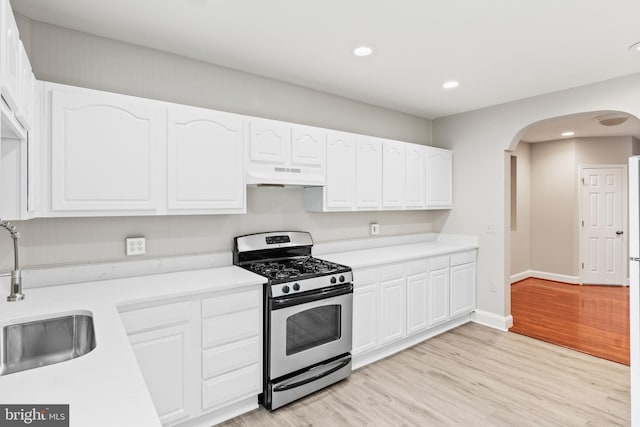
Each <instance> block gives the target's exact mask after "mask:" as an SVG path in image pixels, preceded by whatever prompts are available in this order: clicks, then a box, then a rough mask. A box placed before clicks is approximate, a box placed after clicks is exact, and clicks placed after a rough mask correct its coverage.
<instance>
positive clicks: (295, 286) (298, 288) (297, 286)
mask: <svg viewBox="0 0 640 427" xmlns="http://www.w3.org/2000/svg"><path fill="white" fill-rule="evenodd" d="M293 290H294V291H299V290H300V285H299V284H297V283H294V284H293Z"/></svg>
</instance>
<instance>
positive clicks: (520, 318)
mask: <svg viewBox="0 0 640 427" xmlns="http://www.w3.org/2000/svg"><path fill="white" fill-rule="evenodd" d="M511 314H512V316H513V327H512V328H511V329H510V330H511V331H512V332H517V333H519V334H523V335H527V336H530V337H533V338H536V339H540V340H544V341H548V342H551V343H554V344H557V345H562V346H565V347H569V348H572V349H575V350H578V351H583V352H585V353H589V354H592V355H594V356H598V357H603V358H605V359H608V360H613V361H614V362H618V363H624V364H625V365H629V357H630V354H629V288H628V287H624V286H592V285H589V286H579V285H571V284H568V283H560V282H552V281H549V280H543V279H536V278H528V279H525V280H522V281H520V282H517V283H514V284H513V285H511Z"/></svg>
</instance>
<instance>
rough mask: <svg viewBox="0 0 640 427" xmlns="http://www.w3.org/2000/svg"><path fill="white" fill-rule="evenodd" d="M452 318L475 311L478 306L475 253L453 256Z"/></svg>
mask: <svg viewBox="0 0 640 427" xmlns="http://www.w3.org/2000/svg"><path fill="white" fill-rule="evenodd" d="M450 280H451V295H450V304H451V306H450V308H451V316H452V317H453V316H457V315H459V314H464V313H468V312H470V311H473V308H474V307H475V305H476V292H475V287H476V286H475V284H476V259H475V253H472V252H464V253H462V254H456V255H452V256H451V279H450Z"/></svg>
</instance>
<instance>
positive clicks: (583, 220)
mask: <svg viewBox="0 0 640 427" xmlns="http://www.w3.org/2000/svg"><path fill="white" fill-rule="evenodd" d="M582 226H583V227H584V219H583V220H582Z"/></svg>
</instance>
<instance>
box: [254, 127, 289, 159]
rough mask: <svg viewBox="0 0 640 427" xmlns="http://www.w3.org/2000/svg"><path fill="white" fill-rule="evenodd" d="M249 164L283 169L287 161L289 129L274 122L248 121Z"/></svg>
mask: <svg viewBox="0 0 640 427" xmlns="http://www.w3.org/2000/svg"><path fill="white" fill-rule="evenodd" d="M249 128H250V133H249V135H250V136H249V162H250V163H252V164H255V163H260V164H266V165H270V166H271V168H272V169H275V168H274V166H281V167H284V166H285V165H286V164H287V162H288V160H289V147H290V146H291V127H290V126H289V125H288V124H287V123H282V122H277V121H275V120H264V119H251V120H250V121H249Z"/></svg>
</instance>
